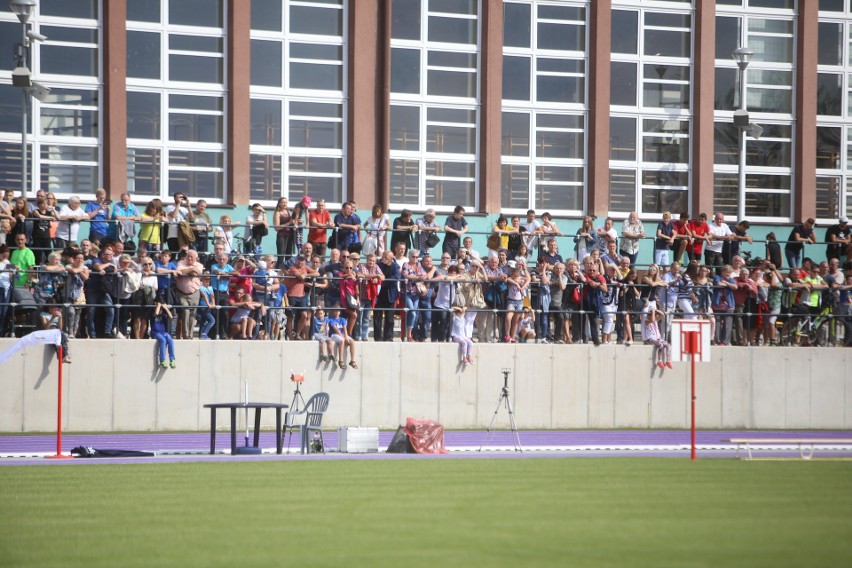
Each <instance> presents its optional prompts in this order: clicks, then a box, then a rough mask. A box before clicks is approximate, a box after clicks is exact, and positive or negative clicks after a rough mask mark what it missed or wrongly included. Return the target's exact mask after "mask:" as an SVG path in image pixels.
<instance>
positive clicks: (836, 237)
mask: <svg viewBox="0 0 852 568" xmlns="http://www.w3.org/2000/svg"><path fill="white" fill-rule="evenodd" d="M825 242H826V243H827V245H828V246H827V247H826V251H825V257H826V259H828V260H831V259H832V258H836V259H838V260H840V261H841V262H842V261H843V258H842V257H843V256H845V257H846V260H849V258H850V256H852V234H850V232H849V219H848V218H847V217H846V216H843V217H840V219H838V223H837V224H836V225H832V226H830V227H829V228H828V229H826V230H825Z"/></svg>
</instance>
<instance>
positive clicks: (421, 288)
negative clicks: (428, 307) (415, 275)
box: [414, 282, 429, 296]
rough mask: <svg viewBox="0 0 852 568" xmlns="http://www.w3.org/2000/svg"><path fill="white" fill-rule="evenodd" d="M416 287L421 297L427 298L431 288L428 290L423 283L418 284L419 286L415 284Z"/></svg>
mask: <svg viewBox="0 0 852 568" xmlns="http://www.w3.org/2000/svg"><path fill="white" fill-rule="evenodd" d="M414 287H415V288H416V289H417V293H418V294H420V295H421V296H425V295H426V294H428V293H429V288H427V287H426V284H424V283H423V282H418V283H417V284H415V286H414Z"/></svg>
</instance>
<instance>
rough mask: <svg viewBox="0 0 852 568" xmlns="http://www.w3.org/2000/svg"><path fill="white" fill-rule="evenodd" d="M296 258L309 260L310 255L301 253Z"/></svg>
mask: <svg viewBox="0 0 852 568" xmlns="http://www.w3.org/2000/svg"><path fill="white" fill-rule="evenodd" d="M296 260H308V257H306V256H305V255H303V254H300V255H298V256H296Z"/></svg>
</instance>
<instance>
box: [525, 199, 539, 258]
mask: <svg viewBox="0 0 852 568" xmlns="http://www.w3.org/2000/svg"><path fill="white" fill-rule="evenodd" d="M521 227H523V228H524V230H525V231H526V233H524V244H525V245H527V250H528V251H529V252H530V254H532V252H533V251H536V249H537V248H538V243H539V237H538V236H539V234H541V222H540V221H538V220H537V219H536V218H535V210H533V209H530V210H529V211H527V219H526V221H521ZM536 252H537V251H536Z"/></svg>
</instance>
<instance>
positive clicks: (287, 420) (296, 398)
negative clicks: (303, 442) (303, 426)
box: [281, 371, 307, 453]
mask: <svg viewBox="0 0 852 568" xmlns="http://www.w3.org/2000/svg"><path fill="white" fill-rule="evenodd" d="M290 380H291V381H293V382H294V383H295V384H296V390H295V391H293V400H291V401H290V409H289V410H288V411H287V412H286V413H285V414H284V424H283V425H282V427H281V443H282V445H283V443H284V436H286V435H287V430H289V431H290V439H291V440H292V439H293V430H295V429H296V428H300V425H298V424H295V420H296V416H297V415H299V414H303V413H304V408H305V406H307V405H306V404H305V399H304V397H303V396H302V391H301V390H300V389H299V387H300V386H301V385H302V382H303V381H304V380H305V375H304V374H301V375H298V374H296V373H293V372H292V371H291V372H290ZM300 402H301V403H302V406H301V408H300V407H299V403H300ZM289 452H290V443H289V442H287V453H289Z"/></svg>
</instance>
